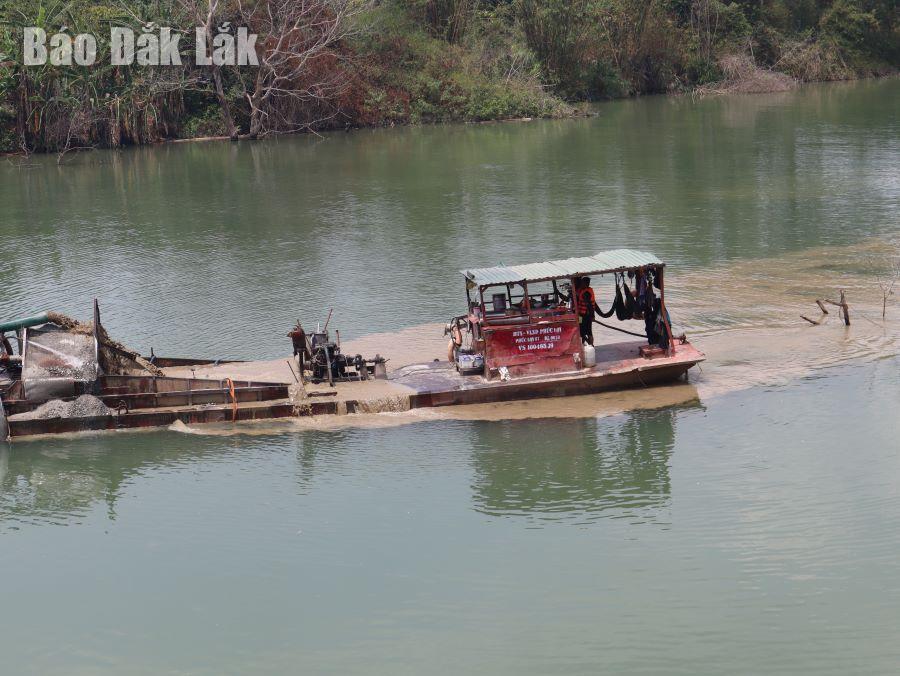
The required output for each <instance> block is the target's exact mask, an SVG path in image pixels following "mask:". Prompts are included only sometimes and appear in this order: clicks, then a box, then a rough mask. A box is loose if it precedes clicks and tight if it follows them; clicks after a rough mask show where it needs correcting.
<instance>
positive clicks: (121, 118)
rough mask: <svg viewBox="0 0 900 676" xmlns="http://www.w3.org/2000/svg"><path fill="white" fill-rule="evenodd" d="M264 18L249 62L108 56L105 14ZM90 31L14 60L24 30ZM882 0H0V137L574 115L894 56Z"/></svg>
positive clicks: (120, 140)
mask: <svg viewBox="0 0 900 676" xmlns="http://www.w3.org/2000/svg"><path fill="white" fill-rule="evenodd" d="M226 21H227V22H230V23H231V25H232V26H237V25H246V26H249V27H250V29H251V30H252V31H253V32H256V33H258V34H259V35H260V38H259V42H258V53H259V54H260V59H261V65H260V67H258V68H253V67H243V68H237V67H227V66H221V67H214V66H196V65H194V64H193V58H192V57H191V58H187V56H186V58H185V60H184V65H183V66H180V67H176V68H172V67H167V68H161V67H149V66H112V65H110V62H109V56H108V50H109V45H108V43H107V40H105V39H104V36H108V35H109V28H110V26H131V27H134V28H135V30H136V31H137V32H140V29H141V27H142V26H143V25H145V24H146V23H147V22H154V23H156V24H157V25H163V26H172V27H175V28H178V29H180V30H182V31H183V33H184V35H183V40H182V43H181V46H182V50H183V52H184V53H185V54H186V55H192V54H193V50H194V46H193V44H192V42H191V41H192V40H193V39H194V37H193V36H194V33H193V29H194V27H195V26H197V25H207V26H208V27H209V28H210V32H211V34H215V31H216V29H217V27H218V26H220V25H221V24H222V23H224V22H226ZM25 26H39V27H44V28H46V30H47V31H48V33H50V32H53V31H55V30H59V29H61V28H62V27H66V28H67V31H68V32H69V33H70V34H75V33H79V32H90V33H93V34H95V35H97V36H98V38H100V44H99V49H98V54H99V56H98V61H97V64H96V65H94V66H92V67H89V68H86V67H81V66H53V65H49V64H48V65H45V66H32V67H27V68H26V67H23V66H21V65H20V64H21V63H22V30H23V27H25ZM898 64H900V9H898V4H897V2H896V0H736V1H734V2H730V3H727V4H726V3H724V2H722V0H251V3H247V2H246V1H245V2H237V1H236V0H125V1H120V0H100V1H94V2H91V1H88V0H71V1H70V2H61V1H58V0H0V150H7V151H22V152H33V151H52V152H65V151H66V150H69V149H72V148H79V147H96V146H112V147H115V146H119V145H125V144H140V143H149V142H154V141H157V140H161V139H167V138H179V137H181V138H184V137H194V136H206V135H231V136H236V135H238V134H249V135H250V136H252V137H259V136H264V135H267V134H271V133H280V132H289V131H297V130H302V129H326V128H342V127H348V126H349V127H352V126H361V125H390V124H406V123H423V122H439V121H452V120H491V119H502V118H511V117H522V116H561V115H567V114H571V113H572V112H573V111H574V110H575V107H573V106H574V104H576V103H577V102H581V101H587V100H598V99H604V98H614V97H623V96H633V95H639V94H644V93H661V92H682V91H690V90H695V89H700V90H702V91H716V90H735V91H762V90H771V89H779V88H784V87H788V86H792V85H793V83H795V82H797V81H810V80H836V79H850V78H855V77H862V76H871V75H880V74H886V73H890V72H893V71H894V70H895V69H896V67H897V65H898Z"/></svg>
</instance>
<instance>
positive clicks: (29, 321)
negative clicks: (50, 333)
mask: <svg viewBox="0 0 900 676" xmlns="http://www.w3.org/2000/svg"><path fill="white" fill-rule="evenodd" d="M49 321H50V316H49V315H48V314H47V313H46V312H42V313H41V314H39V315H33V316H31V317H23V318H22V319H11V320H9V321H8V322H0V333H5V332H6V331H15V330H17V329H25V328H28V327H29V326H37V325H38V324H46V323H47V322H49Z"/></svg>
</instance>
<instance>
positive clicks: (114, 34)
mask: <svg viewBox="0 0 900 676" xmlns="http://www.w3.org/2000/svg"><path fill="white" fill-rule="evenodd" d="M109 48H110V63H112V65H114V66H130V65H131V64H133V63H134V33H133V32H132V31H131V29H130V28H112V29H110V31H109Z"/></svg>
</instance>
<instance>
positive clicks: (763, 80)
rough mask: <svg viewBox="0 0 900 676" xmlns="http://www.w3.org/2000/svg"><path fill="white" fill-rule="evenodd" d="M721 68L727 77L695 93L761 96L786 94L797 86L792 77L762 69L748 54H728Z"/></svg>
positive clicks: (720, 65) (723, 58)
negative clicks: (763, 94) (778, 93)
mask: <svg viewBox="0 0 900 676" xmlns="http://www.w3.org/2000/svg"><path fill="white" fill-rule="evenodd" d="M719 68H720V69H721V70H722V73H723V74H724V75H725V77H724V78H723V79H722V80H719V81H718V82H714V83H712V84H708V85H703V86H700V87H697V89H696V90H695V93H697V94H699V95H701V96H705V95H708V94H760V93H764V92H784V91H788V90H789V89H793V88H794V87H796V86H797V84H798V81H797V80H796V79H794V78H792V77H791V76H790V75H785V74H784V73H779V72H778V71H774V70H768V69H766V68H760V67H759V66H757V65H756V64H755V63H754V62H753V59H752V57H750V56H749V55H747V54H728V55H726V56H723V57H722V58H720V59H719Z"/></svg>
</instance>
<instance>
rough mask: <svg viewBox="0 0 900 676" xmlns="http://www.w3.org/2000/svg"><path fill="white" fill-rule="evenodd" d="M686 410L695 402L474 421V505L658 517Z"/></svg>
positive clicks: (565, 516)
mask: <svg viewBox="0 0 900 676" xmlns="http://www.w3.org/2000/svg"><path fill="white" fill-rule="evenodd" d="M688 408H701V405H700V404H699V403H692V404H685V405H683V406H678V407H669V408H665V409H656V410H642V411H632V412H629V413H626V414H623V415H621V416H616V417H613V418H600V419H573V420H542V421H516V422H500V423H491V424H481V425H477V426H476V427H475V428H474V429H475V432H474V434H475V435H476V438H477V443H476V447H475V450H474V453H473V461H474V468H475V480H474V483H473V485H472V489H473V491H474V502H475V507H476V509H477V510H478V511H481V512H483V513H485V514H491V515H495V516H502V515H528V516H532V517H536V518H540V519H548V520H552V519H560V520H566V521H572V520H586V521H589V520H592V519H593V518H596V517H598V516H600V515H601V514H602V515H603V516H609V515H613V516H622V517H627V518H633V519H635V520H658V511H659V509H660V508H662V507H664V506H665V505H666V504H667V502H668V500H669V494H670V485H671V484H670V478H669V462H670V458H671V454H672V449H673V447H674V445H675V430H676V420H677V417H678V415H679V412H680V411H683V410H685V409H688ZM610 512H614V514H610Z"/></svg>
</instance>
